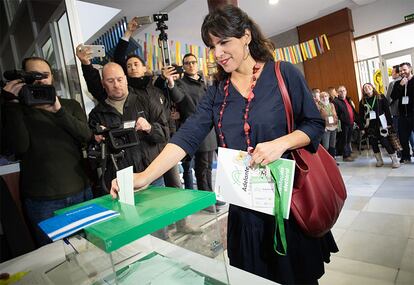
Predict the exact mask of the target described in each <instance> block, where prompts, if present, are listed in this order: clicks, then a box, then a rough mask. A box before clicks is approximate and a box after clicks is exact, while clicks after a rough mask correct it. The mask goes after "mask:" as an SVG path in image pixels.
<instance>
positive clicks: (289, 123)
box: [275, 61, 293, 133]
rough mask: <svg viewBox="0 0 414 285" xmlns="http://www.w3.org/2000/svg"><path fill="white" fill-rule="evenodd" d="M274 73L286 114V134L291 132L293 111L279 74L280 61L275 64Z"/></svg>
mask: <svg viewBox="0 0 414 285" xmlns="http://www.w3.org/2000/svg"><path fill="white" fill-rule="evenodd" d="M275 73H276V78H277V83H278V85H279V90H280V93H281V94H282V99H283V105H284V106H285V113H286V123H287V130H288V133H291V132H293V111H292V102H291V101H290V97H289V93H288V91H287V88H286V85H285V81H284V80H283V76H282V73H281V72H280V61H276V63H275Z"/></svg>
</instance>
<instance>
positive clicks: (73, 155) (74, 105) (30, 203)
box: [2, 57, 92, 246]
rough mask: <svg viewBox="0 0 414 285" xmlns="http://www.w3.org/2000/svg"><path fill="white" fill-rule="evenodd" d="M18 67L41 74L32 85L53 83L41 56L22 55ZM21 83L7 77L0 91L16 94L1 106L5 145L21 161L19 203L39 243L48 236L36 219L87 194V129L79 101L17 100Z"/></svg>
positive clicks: (81, 199) (88, 196) (50, 214)
mask: <svg viewBox="0 0 414 285" xmlns="http://www.w3.org/2000/svg"><path fill="white" fill-rule="evenodd" d="M22 68H23V70H24V71H26V72H39V73H42V74H43V75H44V76H43V77H44V78H43V79H41V80H36V81H34V83H33V86H37V87H41V86H45V87H46V88H47V86H51V85H52V84H53V75H52V70H51V67H50V65H49V63H48V62H47V61H46V60H44V59H43V58H39V57H30V58H26V59H24V60H23V63H22ZM23 87H25V83H23V82H22V80H20V79H17V80H12V81H9V82H8V83H7V84H6V86H5V87H4V88H3V90H2V96H4V97H9V98H10V96H14V97H13V98H15V99H13V100H11V101H8V102H6V103H5V104H4V108H3V111H4V114H3V119H4V122H3V125H4V132H5V134H6V138H5V143H6V147H7V148H8V149H9V150H10V151H12V152H13V153H14V154H16V156H17V158H18V159H20V160H21V161H20V191H21V195H22V198H23V205H24V209H25V212H26V215H27V217H28V219H29V221H30V223H31V226H32V228H33V234H34V237H35V238H36V241H37V244H38V246H41V245H44V244H46V243H49V242H51V240H50V239H49V238H48V237H47V236H46V235H45V234H44V233H43V232H42V231H41V230H40V228H38V226H37V224H38V223H39V222H41V221H42V220H45V219H47V218H50V217H52V216H53V212H54V211H56V210H58V209H61V208H64V207H68V206H70V205H73V204H76V203H80V202H83V201H85V200H88V199H90V198H92V193H91V190H90V187H89V183H88V179H87V176H86V174H85V172H84V168H83V163H82V160H83V157H82V147H83V146H84V145H85V144H86V143H87V142H88V141H89V140H90V139H91V137H92V133H91V131H90V130H89V128H88V125H87V123H86V116H85V113H84V111H83V110H82V108H81V106H80V105H79V103H78V102H76V101H75V100H72V99H61V98H58V97H57V96H56V98H55V102H54V103H53V104H41V105H33V106H27V105H24V104H19V102H18V98H19V93H20V91H21V90H22V88H23ZM26 87H27V86H26ZM38 89H39V88H38Z"/></svg>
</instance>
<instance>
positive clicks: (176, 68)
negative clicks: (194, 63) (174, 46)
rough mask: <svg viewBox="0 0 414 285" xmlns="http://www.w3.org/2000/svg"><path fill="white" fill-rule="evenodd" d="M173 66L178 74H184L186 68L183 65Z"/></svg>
mask: <svg viewBox="0 0 414 285" xmlns="http://www.w3.org/2000/svg"><path fill="white" fill-rule="evenodd" d="M172 66H174V68H175V72H176V73H177V74H183V73H184V68H183V67H182V66H181V65H176V64H173V65H172Z"/></svg>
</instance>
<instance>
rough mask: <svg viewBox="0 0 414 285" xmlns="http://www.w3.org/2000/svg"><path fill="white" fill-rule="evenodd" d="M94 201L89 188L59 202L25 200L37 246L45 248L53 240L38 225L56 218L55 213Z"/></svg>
mask: <svg viewBox="0 0 414 285" xmlns="http://www.w3.org/2000/svg"><path fill="white" fill-rule="evenodd" d="M90 199H92V191H91V188H90V187H88V188H86V189H85V191H82V192H80V193H77V194H75V195H72V196H69V197H66V198H64V199H58V200H36V199H30V198H26V199H24V206H25V211H26V214H27V217H28V219H29V222H30V224H31V227H32V228H33V235H34V238H35V240H36V243H37V245H38V246H39V247H40V246H43V245H45V244H48V243H51V242H52V240H51V239H50V238H49V237H48V236H47V235H46V234H45V233H44V232H43V231H42V230H41V229H40V227H39V226H38V223H40V222H41V221H44V220H46V219H48V218H51V217H53V216H54V211H57V210H59V209H62V208H66V207H69V206H72V205H75V204H78V203H81V202H84V201H87V200H90Z"/></svg>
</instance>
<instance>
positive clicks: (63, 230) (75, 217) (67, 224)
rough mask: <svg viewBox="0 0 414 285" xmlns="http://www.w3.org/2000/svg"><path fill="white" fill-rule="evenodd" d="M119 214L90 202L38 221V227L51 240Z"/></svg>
mask: <svg viewBox="0 0 414 285" xmlns="http://www.w3.org/2000/svg"><path fill="white" fill-rule="evenodd" d="M116 216H119V213H118V212H116V211H113V210H108V209H106V208H104V207H101V206H99V205H96V204H90V205H87V206H84V207H80V208H77V209H75V210H72V211H69V212H66V213H64V214H62V215H58V216H54V217H52V218H49V219H47V220H44V221H42V222H40V223H39V227H40V228H41V229H42V230H43V231H44V232H45V233H46V234H47V235H48V236H49V238H50V239H51V240H53V241H56V240H59V239H62V238H64V237H67V236H70V235H71V234H73V233H76V232H77V231H80V230H82V229H84V228H86V227H87V226H90V225H93V224H96V223H99V222H102V221H105V220H108V219H110V218H113V217H116Z"/></svg>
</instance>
